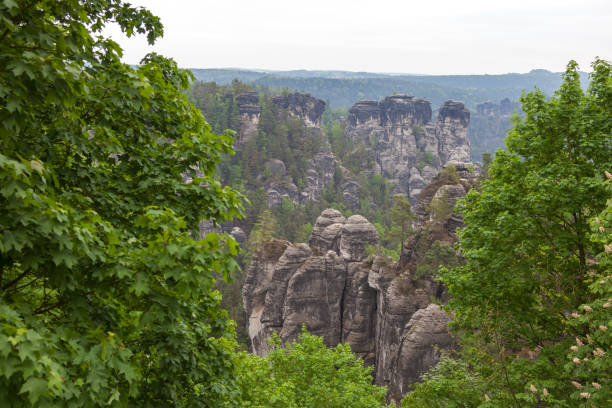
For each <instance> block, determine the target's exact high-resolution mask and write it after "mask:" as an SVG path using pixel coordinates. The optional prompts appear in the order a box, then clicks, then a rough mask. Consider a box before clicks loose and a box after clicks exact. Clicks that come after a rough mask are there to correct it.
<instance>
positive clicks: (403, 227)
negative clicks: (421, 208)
mask: <svg viewBox="0 0 612 408" xmlns="http://www.w3.org/2000/svg"><path fill="white" fill-rule="evenodd" d="M414 219H415V216H414V214H413V213H412V208H411V205H410V201H409V200H408V199H407V198H406V197H404V196H403V195H402V194H396V195H394V196H393V207H392V208H391V221H392V222H393V223H394V224H395V226H396V227H398V230H397V232H396V233H395V234H394V235H395V237H394V238H396V239H397V242H399V243H400V245H401V246H403V245H404V241H405V240H406V238H408V236H409V235H410V233H411V232H412V222H413V221H414Z"/></svg>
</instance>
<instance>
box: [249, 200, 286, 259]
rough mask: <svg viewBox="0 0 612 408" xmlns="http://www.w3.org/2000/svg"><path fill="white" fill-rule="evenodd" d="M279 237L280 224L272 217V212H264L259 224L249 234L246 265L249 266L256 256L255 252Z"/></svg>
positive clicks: (258, 220)
mask: <svg viewBox="0 0 612 408" xmlns="http://www.w3.org/2000/svg"><path fill="white" fill-rule="evenodd" d="M276 236H278V224H277V223H276V220H275V219H274V217H273V216H272V212H271V211H270V210H268V209H266V210H264V211H263V212H262V213H261V215H260V216H259V218H258V219H257V223H256V224H255V226H254V227H253V229H252V230H251V233H250V234H249V239H248V241H247V244H246V254H245V264H248V263H249V262H250V260H251V258H252V257H253V255H255V252H257V250H259V248H261V246H262V244H263V243H264V242H267V241H269V240H271V239H272V238H274V237H276Z"/></svg>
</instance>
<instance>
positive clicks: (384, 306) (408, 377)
mask: <svg viewBox="0 0 612 408" xmlns="http://www.w3.org/2000/svg"><path fill="white" fill-rule="evenodd" d="M470 174H471V173H470ZM438 179H439V177H437V178H436V180H438ZM461 182H462V183H463V182H467V181H466V179H462V180H461ZM462 183H459V184H444V181H439V182H438V185H436V188H435V189H434V190H433V192H432V193H430V194H429V195H428V197H429V200H431V199H433V197H435V196H436V195H438V196H444V197H447V198H448V199H449V200H450V201H451V203H452V202H454V201H453V200H455V201H456V198H457V197H459V196H461V195H463V194H465V191H466V188H464V186H463V184H462ZM421 199H423V200H424V199H425V198H423V197H421ZM423 220H424V221H423V222H424V223H427V222H429V221H428V218H427V217H424V218H423ZM460 221H461V220H460V218H459V222H460ZM449 228H454V225H453V224H452V223H449V222H447V223H446V224H445V225H444V226H443V227H442V230H437V231H438V232H437V238H436V239H444V240H447V241H451V242H452V240H453V239H454V238H453V237H454V230H450V229H449ZM425 231H426V230H425V229H422V230H419V232H418V233H417V234H415V235H413V236H412V237H411V238H410V239H408V240H407V241H406V242H405V243H404V247H403V249H402V255H401V259H400V261H399V262H398V263H389V261H387V260H386V259H385V258H383V257H379V256H375V257H370V256H368V255H367V248H368V247H369V246H375V245H376V244H377V243H378V233H377V231H376V229H375V228H374V226H373V225H372V224H371V223H370V222H369V221H368V220H366V219H365V218H364V217H362V216H360V215H353V216H351V217H349V218H348V219H346V218H345V217H344V216H343V215H342V214H341V213H340V212H339V211H337V210H334V209H327V210H325V211H323V212H322V213H321V215H320V216H319V218H318V219H317V221H316V223H315V225H314V227H313V231H312V234H311V236H310V239H309V242H308V244H291V243H289V242H286V241H278V240H273V241H270V242H269V243H267V244H266V245H265V246H264V247H263V248H262V250H260V251H259V252H257V253H256V255H255V257H254V259H253V261H252V262H251V264H250V265H249V266H248V269H247V276H246V281H245V284H244V287H243V292H242V295H243V301H244V309H245V311H246V313H247V317H248V332H249V337H250V339H251V346H252V351H253V352H255V353H258V354H266V353H268V352H269V350H268V346H267V344H266V341H265V339H266V338H267V337H269V336H270V335H271V334H272V333H273V332H277V333H278V335H279V336H280V338H281V339H282V340H283V341H291V340H293V339H295V338H297V336H298V335H299V333H300V331H301V327H302V325H306V327H307V328H308V330H309V331H310V332H312V333H314V334H316V335H319V336H322V337H323V339H324V342H325V344H327V345H329V346H333V345H336V344H338V343H346V342H348V343H349V344H350V345H351V348H352V350H353V352H355V353H356V354H357V355H358V356H360V357H361V358H362V359H363V360H364V362H365V363H366V364H369V365H371V364H373V365H374V366H375V371H374V376H375V381H376V383H377V384H381V385H387V386H388V387H389V396H390V398H395V396H398V395H402V394H404V393H405V392H406V391H407V390H408V386H409V385H410V384H411V383H413V382H415V381H417V380H418V379H419V377H420V376H421V375H422V374H423V373H424V372H426V371H427V370H428V369H429V368H430V367H431V366H433V365H434V364H436V362H437V361H438V360H439V356H440V350H443V349H448V348H450V347H452V345H453V338H452V337H451V335H450V334H449V332H448V330H447V328H446V325H447V323H448V321H449V317H448V316H447V315H446V313H445V312H444V311H442V310H441V309H440V307H439V306H438V305H437V304H433V303H432V299H438V301H444V300H445V297H446V295H445V291H444V288H442V287H441V285H440V284H439V283H438V282H437V281H436V280H435V279H434V278H433V277H431V276H426V277H423V278H419V279H416V278H415V274H414V271H415V268H416V266H417V264H418V261H419V259H420V258H422V257H423V253H420V252H419V251H421V249H420V248H421V247H422V246H423V242H424V241H427V239H429V241H431V240H432V239H434V238H435V237H434V238H427V237H428V235H427V233H429V232H427V233H426V232H425Z"/></svg>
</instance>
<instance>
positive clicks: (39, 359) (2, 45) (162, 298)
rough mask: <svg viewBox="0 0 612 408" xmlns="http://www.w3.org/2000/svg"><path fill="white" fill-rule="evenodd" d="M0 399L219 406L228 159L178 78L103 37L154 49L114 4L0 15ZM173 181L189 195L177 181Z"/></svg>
mask: <svg viewBox="0 0 612 408" xmlns="http://www.w3.org/2000/svg"><path fill="white" fill-rule="evenodd" d="M0 17H1V19H2V21H3V24H2V27H3V28H2V34H1V35H2V41H1V42H0V61H1V62H0V64H1V65H2V67H3V69H2V70H0V89H1V90H2V92H0V140H1V146H2V148H1V151H0V186H2V187H1V188H0V231H1V235H0V367H2V368H1V369H0V373H1V374H0V401H2V404H3V406H7V407H23V406H57V407H63V406H78V407H89V406H91V407H94V406H95V407H98V406H103V405H109V406H216V405H218V404H220V402H221V401H224V400H226V399H227V397H228V396H229V395H230V394H231V392H232V389H233V382H234V378H233V377H234V376H233V368H232V364H231V362H230V357H231V355H232V352H233V351H232V349H233V340H232V336H233V327H232V324H231V322H230V321H229V320H228V318H227V314H226V312H224V311H222V310H221V309H220V307H219V301H220V295H219V293H218V292H216V291H214V289H213V288H214V279H213V272H219V273H221V274H222V275H223V276H224V277H225V278H226V279H228V278H229V277H230V275H231V274H232V273H233V272H234V271H236V270H237V264H236V261H235V260H234V256H235V255H236V254H237V252H238V245H237V243H236V242H235V241H234V240H233V239H232V238H230V237H227V236H222V235H218V234H208V235H207V236H206V237H205V238H203V239H199V238H196V237H197V236H198V235H197V231H195V227H196V226H197V223H198V221H199V220H200V219H211V220H213V221H214V222H217V223H220V222H224V221H226V220H230V219H232V218H233V217H234V216H237V215H241V214H242V208H241V196H240V195H239V194H237V193H236V192H234V191H232V190H231V189H229V188H223V187H222V186H221V184H220V183H219V181H218V180H217V179H216V178H215V177H214V172H215V166H216V165H217V163H218V162H219V161H220V160H221V157H222V156H223V155H225V154H230V153H231V151H232V148H231V145H232V137H231V135H229V134H222V135H216V134H213V133H212V132H211V129H210V126H209V125H208V124H207V123H206V122H205V121H204V120H203V118H202V116H201V114H200V112H199V111H198V110H196V109H195V108H194V107H192V106H191V105H189V104H188V103H187V100H186V98H185V97H184V95H183V94H182V93H181V89H184V88H186V87H187V85H188V84H189V81H190V79H191V76H190V74H189V72H187V71H184V70H180V69H178V68H177V66H176V64H175V63H174V62H173V61H172V60H167V59H165V58H163V57H161V56H158V55H155V54H151V55H149V56H147V57H146V58H145V59H144V60H143V61H142V63H141V65H140V66H138V67H137V68H131V67H130V66H128V65H125V64H122V63H121V62H120V56H121V49H120V48H119V47H118V45H117V44H116V43H114V42H113V41H111V40H109V39H107V38H104V37H103V36H101V30H102V29H103V27H104V25H105V24H106V23H107V22H110V21H114V22H117V23H118V24H119V25H120V27H121V28H122V29H123V31H124V32H125V33H126V34H128V35H132V34H134V33H136V32H138V33H145V34H147V36H148V39H149V42H150V43H152V42H153V41H154V40H155V39H156V38H157V37H159V36H160V35H161V33H162V26H161V24H160V23H159V20H158V18H157V17H154V16H152V15H151V14H150V13H149V12H148V11H147V10H145V9H142V8H133V7H131V6H130V5H129V4H126V3H122V2H121V1H119V0H94V1H88V2H81V1H76V0H74V1H61V2H55V1H43V2H33V1H21V2H12V1H5V2H3V3H0ZM183 176H186V177H188V178H189V179H191V182H188V183H185V182H184V181H183Z"/></svg>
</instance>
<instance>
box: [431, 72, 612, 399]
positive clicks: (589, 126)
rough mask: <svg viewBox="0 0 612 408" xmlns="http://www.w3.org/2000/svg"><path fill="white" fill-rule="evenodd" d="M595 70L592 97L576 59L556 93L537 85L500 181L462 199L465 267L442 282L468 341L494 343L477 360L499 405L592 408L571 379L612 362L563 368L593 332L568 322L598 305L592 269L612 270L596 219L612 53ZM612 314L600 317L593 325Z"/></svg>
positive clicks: (499, 168)
mask: <svg viewBox="0 0 612 408" xmlns="http://www.w3.org/2000/svg"><path fill="white" fill-rule="evenodd" d="M593 68H594V72H593V74H592V77H591V78H592V81H591V86H590V87H589V91H588V92H587V93H586V94H585V93H584V92H583V91H582V90H581V88H580V78H579V75H578V71H577V64H576V63H575V62H573V61H572V62H570V63H569V64H568V68H567V71H566V72H565V74H564V83H563V85H562V86H561V88H560V89H559V90H558V91H557V92H556V93H555V96H554V97H553V98H552V99H550V100H549V99H547V98H546V97H545V96H544V94H543V93H541V92H539V91H537V90H536V91H534V92H532V93H528V94H525V95H524V96H523V97H522V103H523V111H524V112H525V117H524V118H523V119H521V118H519V117H515V118H514V124H515V127H514V129H513V130H512V131H511V132H510V134H509V136H508V139H507V147H508V151H507V152H505V151H498V152H497V153H496V155H495V159H494V161H493V162H492V163H491V167H490V171H489V174H490V179H487V180H484V181H483V182H482V184H481V188H480V189H479V190H475V189H472V190H471V191H470V192H469V193H468V195H467V196H466V197H465V199H464V200H463V202H462V203H461V206H460V208H461V211H462V214H463V216H464V220H465V224H466V226H465V228H463V229H462V230H461V232H460V246H461V252H462V256H463V257H465V259H466V264H465V265H464V266H460V267H459V268H455V269H453V270H450V271H446V272H445V273H443V275H442V279H443V281H444V282H445V283H446V284H447V285H448V287H449V291H450V294H451V300H450V304H449V305H450V308H451V309H452V310H453V311H454V321H453V324H454V327H456V328H460V329H462V333H463V337H462V342H463V344H464V345H469V344H472V345H475V346H476V347H478V348H479V349H480V350H482V351H483V353H482V354H481V355H480V356H479V357H478V358H477V359H475V360H474V361H470V362H469V363H470V364H473V366H474V367H475V371H476V372H477V373H479V374H480V375H481V376H482V377H483V378H485V379H486V381H487V383H488V384H490V388H489V391H488V394H487V398H489V399H490V402H489V405H488V406H496V407H497V406H500V407H502V406H511V405H512V406H519V405H520V406H534V407H535V406H542V404H544V403H546V404H549V405H553V406H583V405H582V404H583V402H587V401H585V400H586V399H587V398H586V397H585V396H581V395H580V393H578V395H576V392H575V391H576V387H575V386H574V385H572V382H571V381H572V378H575V377H574V376H577V377H578V378H580V376H582V375H585V376H588V375H593V376H595V377H597V378H598V379H600V377H599V374H598V372H597V369H599V368H601V367H604V366H605V364H607V363H601V364H603V365H599V366H597V364H599V363H596V364H595V363H594V365H593V367H595V370H594V371H591V370H590V369H589V370H585V371H584V372H581V371H580V370H578V371H577V372H575V373H573V374H571V375H568V374H567V373H566V372H565V371H564V370H563V366H564V364H566V361H567V359H566V358H567V353H568V350H569V347H570V346H571V343H572V342H573V339H574V338H575V337H579V338H583V337H584V336H585V335H584V332H582V331H581V330H582V329H580V330H578V329H577V328H572V326H571V325H568V324H567V320H568V311H571V310H580V309H579V308H580V307H581V305H585V304H586V305H589V304H591V303H592V302H593V300H594V299H593V297H594V293H593V290H596V289H595V288H597V287H596V286H595V287H593V286H592V285H591V283H592V282H593V276H591V275H592V274H591V271H593V272H594V273H595V276H601V277H606V278H605V279H607V277H608V276H609V274H610V269H609V265H608V266H606V264H605V263H601V264H596V263H593V261H592V260H593V257H594V256H595V255H596V254H598V253H601V252H602V245H601V243H599V242H598V241H597V239H593V238H591V236H590V234H589V221H588V220H589V218H591V217H593V216H594V215H596V214H600V213H601V212H602V211H603V210H604V207H605V203H606V199H609V198H610V192H609V191H608V190H607V189H606V185H605V184H606V183H605V178H604V177H603V175H604V171H605V170H607V169H609V168H611V167H612V148H611V146H610V134H611V132H612V112H611V108H612V74H611V71H610V64H609V63H607V62H605V61H601V60H597V61H595V62H594V63H593ZM589 285H591V289H589ZM599 294H600V293H597V292H596V293H595V295H599ZM601 301H603V299H599V302H601ZM594 305H597V303H595V304H594ZM590 307H591V308H593V306H590ZM599 308H600V310H601V306H599ZM582 310H586V309H584V306H582ZM606 311H607V309H606V310H605V311H601V313H606ZM598 316H599V317H598ZM601 316H604V315H603V314H593V318H594V320H593V323H592V324H593V325H594V324H596V323H598V322H599V319H601V318H602V317H601ZM608 316H609V314H608ZM587 319H588V318H587ZM577 321H578V322H581V320H580V319H578V320H577ZM582 323H584V324H587V327H589V328H590V329H589V330H593V329H594V326H592V325H591V324H590V322H588V320H584V321H582ZM593 334H594V333H593ZM599 335H601V334H599ZM601 339H605V336H604V337H601ZM587 341H588V339H587ZM602 341H608V340H602ZM595 350H596V348H595ZM585 351H586V352H588V351H589V350H588V349H585ZM578 352H579V353H583V352H584V351H583V350H582V349H579V350H578ZM606 352H609V350H608V351H606ZM591 353H592V351H591ZM580 356H582V354H580ZM595 360H596V359H595ZM601 361H605V359H602V360H601ZM585 365H586V364H584V365H583V364H582V363H581V367H584V366H585ZM487 367H495V368H496V370H495V371H489V369H488V368H487ZM584 378H586V377H584ZM604 378H606V377H605V376H604ZM581 386H583V387H585V386H586V385H585V384H582V385H581ZM593 387H594V388H596V387H595V386H593ZM544 390H545V391H544ZM582 392H584V391H582ZM570 395H571V398H570ZM603 395H605V394H603ZM591 398H593V397H592V395H591ZM587 403H588V402H587ZM584 406H589V405H584Z"/></svg>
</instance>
